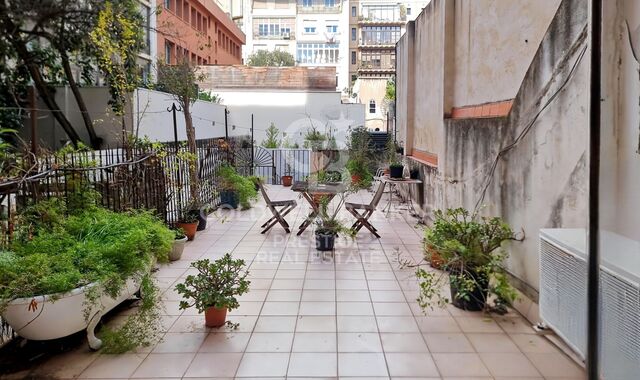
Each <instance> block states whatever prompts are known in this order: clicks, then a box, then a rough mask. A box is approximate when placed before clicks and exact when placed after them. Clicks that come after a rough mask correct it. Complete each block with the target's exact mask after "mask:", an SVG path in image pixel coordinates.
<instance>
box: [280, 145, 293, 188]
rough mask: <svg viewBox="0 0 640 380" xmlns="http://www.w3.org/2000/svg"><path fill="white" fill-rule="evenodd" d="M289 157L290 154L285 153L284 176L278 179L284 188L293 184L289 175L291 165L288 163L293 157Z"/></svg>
mask: <svg viewBox="0 0 640 380" xmlns="http://www.w3.org/2000/svg"><path fill="white" fill-rule="evenodd" d="M290 156H291V152H287V156H286V158H285V162H284V164H285V171H284V175H283V176H282V177H280V179H281V180H282V186H284V187H289V186H291V185H292V184H293V176H292V175H291V163H290V161H291V160H293V157H290Z"/></svg>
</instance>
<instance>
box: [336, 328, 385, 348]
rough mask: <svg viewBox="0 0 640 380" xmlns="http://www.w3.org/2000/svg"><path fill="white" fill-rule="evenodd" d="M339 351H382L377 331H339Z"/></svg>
mask: <svg viewBox="0 0 640 380" xmlns="http://www.w3.org/2000/svg"><path fill="white" fill-rule="evenodd" d="M338 352H382V344H381V343H380V335H379V334H377V333H364V332H359V333H343V332H339V333H338Z"/></svg>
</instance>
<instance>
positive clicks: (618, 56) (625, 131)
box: [601, 0, 640, 240]
mask: <svg viewBox="0 0 640 380" xmlns="http://www.w3.org/2000/svg"><path fill="white" fill-rule="evenodd" d="M603 18H604V24H603V38H604V41H603V44H602V45H603V74H602V75H603V82H604V84H603V99H604V102H603V103H602V104H603V112H602V121H603V122H602V143H603V145H602V150H601V151H602V155H601V156H602V161H601V163H602V169H601V171H602V178H601V186H602V195H601V202H602V206H601V214H602V215H603V221H602V225H603V228H604V229H607V230H610V231H614V232H616V233H619V234H621V235H624V236H627V237H629V238H631V239H634V240H640V228H638V223H639V222H640V217H638V210H640V61H639V60H640V2H638V1H635V0H617V1H610V2H605V8H604V12H603Z"/></svg>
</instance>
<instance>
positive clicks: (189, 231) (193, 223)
mask: <svg viewBox="0 0 640 380" xmlns="http://www.w3.org/2000/svg"><path fill="white" fill-rule="evenodd" d="M198 223H199V219H198V214H197V213H194V212H193V211H192V210H186V211H183V212H182V215H181V216H180V219H179V220H178V222H177V223H176V227H178V228H181V229H182V231H184V234H185V235H187V240H189V241H192V240H193V239H195V237H196V231H197V229H198Z"/></svg>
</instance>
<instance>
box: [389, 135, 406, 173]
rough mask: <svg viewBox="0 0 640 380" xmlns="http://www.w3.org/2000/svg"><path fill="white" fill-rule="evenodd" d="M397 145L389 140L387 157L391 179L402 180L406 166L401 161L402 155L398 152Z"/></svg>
mask: <svg viewBox="0 0 640 380" xmlns="http://www.w3.org/2000/svg"><path fill="white" fill-rule="evenodd" d="M397 148H398V147H397V145H396V143H395V142H394V141H393V140H392V139H391V138H389V139H388V140H387V145H386V147H385V155H386V158H387V162H388V163H389V178H393V179H402V178H403V172H404V165H402V161H401V159H400V155H399V154H398V152H397Z"/></svg>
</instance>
